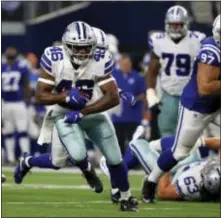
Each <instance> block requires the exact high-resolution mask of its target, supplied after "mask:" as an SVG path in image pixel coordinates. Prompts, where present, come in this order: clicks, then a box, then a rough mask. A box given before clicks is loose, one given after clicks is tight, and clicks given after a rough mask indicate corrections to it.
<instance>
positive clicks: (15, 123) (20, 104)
mask: <svg viewBox="0 0 221 218" xmlns="http://www.w3.org/2000/svg"><path fill="white" fill-rule="evenodd" d="M17 56H18V53H17V50H16V49H15V48H13V47H8V48H7V49H6V51H5V58H6V60H5V61H4V62H3V63H2V99H3V101H4V104H3V110H2V111H3V114H2V115H3V123H4V126H3V131H2V132H3V136H4V139H5V148H6V152H7V158H8V162H9V163H11V164H13V165H14V164H15V133H16V132H17V134H18V142H19V146H20V149H21V151H22V152H29V151H30V145H29V138H28V116H27V113H28V110H27V104H28V102H29V96H30V95H29V93H30V92H29V74H30V71H29V68H28V66H27V64H26V63H25V62H24V61H23V60H19V59H18V57H17Z"/></svg>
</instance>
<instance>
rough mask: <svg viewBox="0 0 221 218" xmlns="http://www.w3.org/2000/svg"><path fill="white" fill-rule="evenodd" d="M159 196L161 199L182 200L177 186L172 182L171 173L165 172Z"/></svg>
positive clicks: (161, 179) (161, 180) (159, 188)
mask: <svg viewBox="0 0 221 218" xmlns="http://www.w3.org/2000/svg"><path fill="white" fill-rule="evenodd" d="M157 195H158V197H159V198H160V199H161V200H169V201H170V200H171V201H177V200H182V199H181V197H180V196H179V195H178V194H177V192H176V186H175V185H174V184H171V183H170V173H169V172H168V173H165V174H164V175H163V176H162V177H161V178H160V182H159V185H158V193H157Z"/></svg>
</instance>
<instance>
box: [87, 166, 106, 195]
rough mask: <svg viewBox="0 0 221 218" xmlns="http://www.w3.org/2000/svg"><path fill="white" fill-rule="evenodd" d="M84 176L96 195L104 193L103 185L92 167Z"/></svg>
mask: <svg viewBox="0 0 221 218" xmlns="http://www.w3.org/2000/svg"><path fill="white" fill-rule="evenodd" d="M83 176H84V178H85V179H86V180H87V183H88V185H89V186H90V187H91V188H92V189H93V190H94V191H95V192H96V193H101V192H102V191H103V184H102V182H101V180H100V179H99V177H98V176H97V174H96V172H95V170H94V169H93V168H92V167H91V170H90V171H86V170H85V171H83Z"/></svg>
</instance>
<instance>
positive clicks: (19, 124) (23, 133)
mask: <svg viewBox="0 0 221 218" xmlns="http://www.w3.org/2000/svg"><path fill="white" fill-rule="evenodd" d="M12 116H13V119H14V121H15V126H16V130H17V133H18V143H19V146H20V149H21V152H22V153H25V152H27V153H30V140H29V137H28V122H29V116H28V109H27V107H26V105H25V103H24V102H20V103H17V104H16V106H15V107H14V109H13V114H12Z"/></svg>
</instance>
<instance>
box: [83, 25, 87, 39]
mask: <svg viewBox="0 0 221 218" xmlns="http://www.w3.org/2000/svg"><path fill="white" fill-rule="evenodd" d="M82 26H83V37H84V39H86V37H87V34H86V26H85V23H82Z"/></svg>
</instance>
